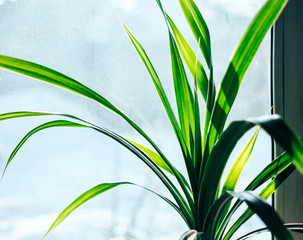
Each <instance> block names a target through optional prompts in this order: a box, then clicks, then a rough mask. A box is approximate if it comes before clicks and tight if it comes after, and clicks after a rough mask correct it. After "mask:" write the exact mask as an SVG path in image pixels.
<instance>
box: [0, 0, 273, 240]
mask: <svg viewBox="0 0 303 240" xmlns="http://www.w3.org/2000/svg"><path fill="white" fill-rule="evenodd" d="M196 2H197V5H198V6H199V7H200V10H201V12H202V14H203V16H204V18H205V20H206V22H207V23H208V26H209V29H210V34H211V39H212V53H213V63H214V78H215V81H216V83H217V84H218V83H219V82H220V80H221V79H222V77H223V75H224V72H225V69H226V67H227V65H228V61H229V59H230V56H231V54H232V52H233V50H234V48H235V47H236V44H237V42H238V41H239V40H240V39H241V36H242V35H243V33H244V31H245V29H246V28H247V26H248V25H249V22H250V21H251V19H252V18H253V16H254V15H255V14H256V12H257V11H258V9H259V8H260V7H261V6H262V4H263V3H264V2H265V1H264V0H246V1H241V0H199V1H196ZM163 7H164V9H165V10H166V11H167V13H168V14H169V15H170V17H172V19H173V20H174V21H175V23H176V25H177V26H178V28H179V29H180V30H181V32H182V33H183V35H184V36H186V38H187V40H188V41H189V42H190V44H191V46H192V48H193V49H197V46H196V43H195V40H194V38H193V35H192V34H191V30H190V29H189V27H188V26H187V23H186V20H185V18H184V17H183V14H182V10H181V7H180V6H179V3H178V1H173V0H165V1H163ZM115 13H116V14H117V15H118V16H119V18H121V19H122V21H123V22H124V23H125V24H126V25H127V26H128V28H129V29H130V30H131V31H132V33H133V34H134V35H135V36H136V38H137V39H138V40H139V41H140V42H141V44H142V45H143V47H144V48H145V50H146V52H147V54H148V56H149V57H150V60H151V61H152V63H153V64H154V67H155V69H156V71H157V73H158V75H159V77H160V79H161V81H162V83H163V85H164V88H165V90H166V92H167V95H168V97H169V99H170V100H171V102H172V105H174V104H175V102H174V93H173V89H172V87H173V82H172V77H171V66H170V55H169V43H168V34H167V29H166V25H165V22H164V19H163V17H162V16H161V12H160V10H159V8H158V6H157V3H156V1H154V0H111V1H93V0H87V1H80V0H73V1H68V0H66V1H59V0H44V1H39V0H0V36H1V37H0V54H2V55H8V56H13V57H17V58H22V59H26V60H29V61H33V62H35V63H39V64H41V65H45V66H48V67H50V68H52V69H55V70H57V71H59V72H61V73H64V74H66V75H68V76H70V77H72V78H74V79H76V80H78V81H80V82H82V83H84V84H86V85H87V86H89V87H90V88H92V89H94V90H95V91H97V92H98V93H100V94H101V95H102V96H104V97H106V98H107V99H108V100H110V101H111V102H112V103H114V104H115V105H116V106H118V107H119V108H120V109H122V110H123V111H124V112H125V113H126V114H128V115H129V116H131V118H132V119H133V120H134V121H135V122H136V123H138V124H139V125H140V126H141V127H142V128H143V129H144V130H145V131H146V132H147V134H149V135H150V136H151V138H152V139H153V140H154V141H155V142H157V144H158V146H159V147H160V149H162V151H163V152H164V153H165V154H166V155H167V156H168V158H169V159H170V160H171V162H173V163H174V164H175V165H176V166H177V167H178V168H180V169H184V166H183V163H182V158H181V154H180V150H179V149H178V143H177V142H176V140H175V137H174V133H173V131H172V129H171V127H170V123H169V121H168V119H167V117H166V116H165V111H164V109H163V107H162V106H161V102H160V100H159V99H158V96H157V93H156V91H155V89H154V86H153V83H152V81H151V79H150V77H149V75H148V73H147V71H146V69H145V68H144V65H143V64H142V63H141V62H140V59H139V57H138V56H137V54H136V52H135V50H134V49H133V47H132V45H131V43H130V41H129V40H128V38H127V36H126V34H125V32H124V31H123V29H122V27H121V25H120V23H119V21H118V19H117V18H116V16H115ZM269 64H270V36H269V35H268V36H267V37H266V39H265V41H264V43H263V44H262V46H261V48H260V50H259V52H258V54H257V56H256V58H255V60H254V62H253V63H252V65H251V67H250V69H249V70H248V73H247V75H246V77H245V79H244V81H243V83H242V87H241V89H240V92H239V95H238V98H237V100H236V102H235V104H234V108H233V110H232V111H231V114H230V117H229V119H228V121H232V120H235V119H243V118H247V117H255V116H259V115H265V114H268V113H269V111H270V102H269V73H270V71H269V66H270V65H269ZM188 76H189V74H188ZM201 100H202V98H201ZM21 110H28V111H46V112H62V113H69V114H73V115H76V116H79V117H81V118H83V119H86V120H88V121H90V122H94V123H96V124H99V125H100V126H104V127H106V128H108V129H111V130H114V131H117V132H118V133H119V134H121V135H122V136H125V137H127V138H130V139H133V140H136V141H138V142H140V143H141V144H143V145H146V146H147V144H146V142H145V141H144V140H143V139H142V138H141V137H140V136H139V135H138V134H137V133H136V132H135V131H134V130H133V129H132V128H131V127H130V126H128V124H126V123H125V122H124V121H123V120H121V119H120V118H119V117H117V116H115V115H114V114H113V113H112V112H110V111H108V110H106V109H103V108H102V107H100V106H99V105H98V104H96V103H95V102H93V101H91V100H88V99H85V98H83V97H80V96H77V95H75V94H73V93H70V92H67V91H65V90H62V89H59V88H57V87H54V86H52V85H49V84H46V83H43V82H40V81H37V80H34V79H30V78H26V77H24V76H20V75H17V74H15V73H11V72H8V71H5V70H2V69H0V113H5V112H11V111H21ZM201 114H204V113H203V109H202V110H201ZM52 119H54V118H51V117H48V118H46V117H38V118H23V119H15V120H10V121H3V122H1V123H0V170H1V172H2V171H3V169H4V167H5V164H6V161H7V159H8V157H9V155H10V153H11V152H12V150H13V149H14V147H15V146H16V144H18V142H19V141H20V140H21V139H22V137H23V136H24V135H25V134H26V133H27V132H29V131H30V130H31V129H33V128H34V127H36V126H37V125H39V124H42V123H44V122H46V121H48V120H52ZM250 136H251V132H250V133H249V134H247V135H245V136H244V138H243V141H241V142H240V143H239V146H238V148H237V149H235V151H234V153H233V154H232V156H231V158H232V159H235V158H236V157H237V155H238V154H239V151H240V150H241V149H242V148H243V147H244V146H245V144H246V143H247V141H248V139H249V138H250ZM270 146H271V141H270V139H269V138H268V137H267V136H266V134H264V133H263V132H261V134H260V136H259V137H258V140H257V143H256V149H255V151H253V154H252V158H253V159H252V160H251V161H250V163H249V164H248V165H247V168H246V169H245V170H244V173H243V174H244V175H245V178H241V180H240V182H239V188H238V189H239V190H240V189H243V188H244V187H245V185H246V184H247V183H248V182H249V181H250V180H251V178H250V176H254V174H256V173H257V172H258V171H260V170H261V168H262V166H264V165H265V164H266V162H269V161H270V158H271V155H270V154H271V151H270ZM113 181H132V182H134V183H137V184H140V185H144V186H147V187H149V188H151V189H153V190H155V191H158V192H160V193H161V194H163V195H166V196H168V197H170V195H169V193H168V192H167V191H166V190H165V189H164V187H163V186H162V185H161V182H160V181H159V180H158V179H157V178H156V177H155V176H153V174H152V172H151V171H150V170H149V169H148V168H147V167H146V166H145V165H144V164H143V163H142V162H141V161H140V160H139V159H137V158H136V157H135V156H133V155H132V154H131V153H129V152H128V151H127V150H125V149H124V148H123V147H121V146H119V145H118V144H117V143H115V142H113V141H112V140H111V139H108V138H107V137H106V136H103V135H100V134H99V133H96V132H93V131H92V130H87V129H70V128H68V129H67V128H60V129H59V128H58V129H48V130H45V131H42V132H39V133H38V134H36V135H34V136H33V137H32V138H30V139H29V140H28V142H26V143H25V145H24V146H23V147H22V149H21V150H20V151H19V152H18V154H17V155H16V157H15V158H14V160H13V161H12V163H11V165H10V166H9V167H8V169H7V172H6V175H5V176H4V178H3V180H2V182H1V183H0V239H2V240H32V239H41V238H42V237H43V235H44V234H45V233H46V231H47V229H48V228H49V227H50V225H51V223H52V222H53V221H54V220H55V218H56V217H57V215H58V214H59V213H60V212H61V211H62V210H63V209H64V208H65V207H66V206H67V205H68V204H70V203H71V202H72V201H73V200H74V199H75V198H77V197H78V196H79V195H80V194H82V193H83V192H85V191H87V190H88V189H90V188H92V187H94V186H95V185H97V184H100V183H103V182H113ZM260 224H261V223H260V222H259V220H253V224H251V223H249V224H247V226H246V227H245V228H243V229H242V230H241V231H240V232H239V234H240V235H241V233H243V232H246V231H247V230H250V229H254V228H255V227H256V226H259V225H260ZM186 230H187V228H186V225H185V224H184V223H183V222H182V218H181V217H180V216H179V215H178V214H177V213H176V212H175V211H174V210H173V209H172V208H171V207H170V206H169V205H167V204H166V203H165V202H163V201H162V200H161V199H159V197H157V196H155V195H153V194H151V193H149V192H146V191H144V190H142V189H140V188H138V187H134V186H125V187H124V186H123V187H118V188H117V189H114V190H112V191H109V192H106V193H104V194H103V195H100V196H99V197H96V198H94V199H92V200H90V201H89V202H87V203H86V204H85V205H83V206H81V207H80V208H79V209H78V210H76V211H75V212H74V213H72V214H71V215H70V216H69V217H68V218H67V219H66V220H65V221H64V222H63V223H62V224H61V225H60V226H59V227H58V228H56V230H54V231H53V232H52V233H51V234H50V235H49V236H48V237H47V238H46V239H50V240H54V239H56V240H58V239H64V240H68V239H73V240H78V239H101V240H103V239H104V240H107V239H115V238H119V237H129V238H133V239H143V240H154V239H159V240H161V239H163V240H164V239H165V240H176V239H178V237H180V235H181V234H182V233H183V232H184V231H186ZM262 237H263V238H262V239H264V235H263V236H262ZM255 239H257V238H255ZM260 239H261V238H260Z"/></svg>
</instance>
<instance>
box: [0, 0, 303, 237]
mask: <svg viewBox="0 0 303 240" xmlns="http://www.w3.org/2000/svg"><path fill="white" fill-rule="evenodd" d="M156 1H157V3H158V5H159V8H160V11H161V12H162V14H163V17H164V21H165V22H166V24H167V28H168V35H169V45H170V57H171V66H172V73H173V81H174V88H175V89H174V90H175V98H176V104H177V116H178V117H176V115H175V113H174V111H173V108H172V107H171V104H170V102H169V101H168V98H167V95H166V93H165V91H164V88H163V86H162V83H161V81H160V79H159V77H158V75H157V73H156V71H155V69H154V67H153V65H152V63H151V61H150V60H149V58H148V56H147V54H146V52H145V50H144V49H143V47H142V46H141V44H140V43H139V42H138V41H137V39H136V38H135V37H134V35H133V34H132V33H131V32H130V31H129V29H128V28H127V27H126V26H125V25H124V24H123V23H122V22H121V24H122V26H123V28H124V30H125V32H126V34H127V36H128V37H129V39H130V41H131V43H132V44H133V46H134V48H135V50H136V51H137V53H138V55H139V57H140V59H141V60H142V62H143V64H144V65H145V67H146V69H147V71H148V73H149V75H150V77H151V79H152V81H153V83H154V85H155V88H156V90H157V93H158V95H159V98H160V100H161V102H162V104H163V107H164V109H165V111H166V113H167V117H168V118H169V120H170V122H171V126H172V128H173V131H174V133H175V135H176V139H177V141H178V143H179V146H180V149H181V152H182V156H183V160H184V164H185V166H186V170H187V172H186V173H181V172H180V171H179V170H178V169H177V168H176V167H175V166H174V164H173V162H172V161H170V160H169V159H168V158H167V157H166V156H165V155H164V153H163V152H162V151H161V149H160V148H159V147H158V146H157V144H156V143H155V142H154V141H153V140H152V139H151V138H150V137H149V136H148V135H147V134H146V133H145V132H144V130H143V129H142V128H141V127H140V126H139V125H138V124H136V123H135V122H134V121H133V120H132V119H131V118H130V117H129V116H127V115H126V114H124V113H123V111H122V110H120V109H118V108H117V107H116V106H115V105H114V104H112V103H111V102H109V101H108V100H107V99H106V98H104V97H103V96H101V95H100V94H99V93H97V92H95V91H93V90H92V89H90V88H88V87H87V86H85V85H84V84H82V83H80V82H78V81H76V80H74V79H72V78H70V77H68V76H66V75H64V74H62V73H59V72H57V71H55V70H52V69H50V68H47V67H45V66H42V65H39V64H36V63H32V62H29V61H26V60H22V59H16V58H13V57H8V56H3V55H0V67H2V68H5V69H8V70H11V71H14V72H17V73H21V74H23V75H26V76H29V77H32V78H35V79H38V80H41V81H45V82H48V83H51V84H54V85H56V86H58V87H61V88H65V89H67V90H69V91H72V92H74V93H76V94H79V95H82V96H84V97H86V98H89V99H91V100H93V101H95V102H97V103H98V104H100V105H101V106H102V107H105V108H107V109H109V110H111V111H112V112H114V113H115V114H117V115H118V116H120V117H121V118H122V119H124V120H125V121H126V122H127V123H128V124H129V125H130V127H132V128H134V129H135V130H136V131H137V132H138V133H139V134H140V135H141V136H143V137H144V138H145V139H146V140H147V142H148V143H149V144H150V146H149V147H148V148H147V147H146V146H142V145H141V144H139V143H136V142H134V141H132V140H130V139H127V138H125V137H123V136H121V135H120V134H118V133H116V132H113V131H111V130H108V129H106V128H104V127H102V126H98V125H96V124H94V123H91V122H88V121H86V120H84V119H81V118H79V117H77V116H73V115H70V114H65V113H62V114H54V113H47V112H30V111H23V112H10V113H3V114H1V115H0V120H8V119H13V118H20V117H36V116H50V115H53V116H57V117H58V120H54V121H50V122H47V123H44V124H42V125H39V126H37V127H36V128H34V129H33V130H32V131H30V132H29V133H28V134H26V136H24V138H23V139H22V140H21V141H20V142H19V144H18V145H17V146H16V148H15V149H14V150H13V152H12V154H11V155H10V157H9V159H8V161H7V164H6V167H5V169H4V173H5V171H6V169H7V167H8V166H9V165H10V163H11V161H12V160H13V159H14V156H15V155H16V154H17V152H18V151H19V149H20V148H21V147H22V145H23V144H24V143H25V142H26V141H27V140H28V139H29V138H30V137H31V136H32V135H33V134H35V133H37V132H39V131H41V130H44V129H47V128H53V127H58V126H60V127H81V128H89V129H93V130H95V131H97V132H99V133H102V134H104V135H106V136H108V137H109V138H111V139H112V140H114V141H116V142H118V143H119V144H121V145H122V146H123V147H125V148H126V149H128V150H129V151H130V152H132V153H133V154H134V155H135V156H137V157H138V158H139V159H140V160H141V161H142V162H143V163H145V164H146V165H147V166H148V167H149V168H150V169H151V170H152V171H153V172H154V174H155V176H157V177H158V178H159V179H160V180H161V182H162V183H163V184H164V186H165V187H166V188H167V190H168V191H169V192H170V194H171V196H163V195H161V194H159V193H156V192H154V191H152V190H151V189H149V188H147V187H143V188H144V189H146V190H147V191H150V192H153V193H155V194H156V195H157V196H159V197H160V198H161V199H162V200H164V201H165V202H167V203H168V204H169V205H170V206H171V207H173V208H174V209H175V210H176V211H177V212H178V213H179V215H180V217H181V218H183V220H184V221H185V223H186V224H187V226H188V228H189V229H190V230H189V231H188V232H186V233H185V234H184V235H183V236H181V239H203V240H213V239H231V237H232V236H233V234H234V233H235V232H236V231H237V230H238V229H239V228H240V227H241V225H242V224H243V223H244V222H246V221H247V220H248V219H249V218H250V217H251V216H252V215H253V214H255V213H256V214H257V215H258V216H259V217H260V218H261V219H262V220H263V221H264V223H265V224H266V226H267V228H265V229H260V230H257V232H258V231H264V230H269V231H271V232H272V233H273V234H274V235H275V236H276V237H277V238H278V239H291V234H290V232H289V231H288V230H287V229H296V230H297V229H301V225H298V224H291V225H286V226H285V225H284V224H283V222H282V220H281V219H280V218H279V216H278V215H277V213H276V212H275V211H274V210H273V208H272V207H271V206H269V205H268V203H267V202H266V201H265V200H264V199H267V198H268V197H269V196H271V195H272V194H273V193H274V191H275V190H276V189H277V188H278V186H279V185H280V184H281V183H282V182H283V181H284V180H285V179H286V178H287V177H288V176H289V175H290V174H291V173H292V171H293V170H294V169H295V168H296V167H297V169H298V170H299V171H300V172H301V173H303V144H302V142H301V140H300V139H299V137H298V136H297V135H296V134H295V133H293V131H292V130H291V129H290V128H289V127H288V126H287V125H286V124H285V122H284V121H283V120H282V119H281V118H280V117H279V116H276V115H273V116H265V117H260V118H257V119H248V120H241V121H234V122H232V123H231V124H230V125H229V126H227V127H226V126H225V123H226V119H227V116H228V114H229V112H230V110H231V107H232V105H233V103H234V101H235V98H236V96H237V93H238V90H239V87H240V85H241V82H242V80H243V78H244V75H245V73H246V71H247V69H248V67H249V65H250V63H251V61H252V59H253V58H254V56H255V54H256V52H257V50H258V48H259V46H260V44H261V42H262V40H263V38H264V36H265V34H266V33H267V31H268V30H269V29H270V27H271V26H272V24H273V23H274V22H275V20H276V19H277V18H278V16H279V15H280V13H281V12H282V11H283V8H284V7H285V5H286V4H287V2H288V1H287V0H267V2H266V3H265V4H264V6H263V7H262V8H261V9H260V11H259V12H258V13H257V15H256V16H255V18H254V19H253V20H252V22H251V24H250V25H249V27H248V28H247V30H246V32H245V34H244V36H243V37H242V39H241V41H240V43H239V45H238V47H237V48H236V50H235V52H234V54H233V56H232V58H231V61H230V63H229V65H228V68H227V70H226V73H225V75H224V77H223V79H222V81H221V84H220V86H219V87H218V88H217V87H216V86H215V84H214V81H213V65H212V57H211V42H210V34H209V30H208V26H207V24H206V22H205V20H204V18H203V17H202V14H201V12H200V10H199V9H198V7H197V6H196V4H195V2H194V1H193V0H179V3H180V5H181V7H182V10H183V12H184V15H185V17H186V19H187V22H188V24H189V26H190V27H191V29H192V32H193V34H194V36H195V38H196V41H197V45H198V46H199V51H201V53H202V55H203V58H204V60H205V64H203V63H201V62H200V60H199V59H198V57H197V54H196V53H195V51H193V50H192V48H191V47H190V45H189V44H188V43H187V41H186V40H185V38H184V37H183V35H182V33H181V32H180V30H179V29H178V28H177V26H176V25H175V23H174V21H173V20H172V19H171V18H170V17H169V16H168V15H167V14H166V12H165V10H164V9H163V7H162V4H161V1H160V0H156ZM184 63H185V64H186V66H187V68H188V70H189V72H190V73H191V75H192V83H190V82H189V80H188V76H187V74H186V71H185V66H184ZM200 95H202V98H203V99H204V101H205V105H206V111H205V115H204V119H202V116H201V114H200V107H201V106H200V100H199V96H200ZM202 120H203V121H202ZM202 122H204V127H202ZM255 126H258V127H257V129H256V131H255V134H254V135H253V136H252V138H251V140H250V141H249V143H248V144H247V146H246V147H245V148H244V149H243V151H242V153H241V154H240V156H239V158H238V159H237V160H236V161H235V163H234V165H233V167H232V169H231V170H230V172H229V174H228V176H227V178H226V179H222V174H223V171H224V169H225V167H226V164H227V162H228V160H229V156H230V154H231V152H232V150H233V149H234V147H235V146H236V144H237V142H238V141H239V139H240V138H241V137H242V136H243V135H244V134H245V133H246V132H247V131H248V130H250V129H252V128H253V127H255ZM260 128H263V129H264V130H265V131H266V132H267V133H268V134H269V135H270V136H271V137H272V138H273V139H274V140H275V141H276V142H277V143H278V144H280V145H281V146H282V147H283V148H284V149H285V153H283V154H282V155H280V156H279V157H278V158H277V159H275V160H274V161H273V162H272V163H270V164H269V165H268V166H267V167H265V168H264V170H263V171H262V172H261V173H259V174H258V175H257V176H256V177H255V179H254V180H253V181H252V182H251V183H250V184H249V185H248V186H247V187H246V188H245V189H243V192H234V190H235V187H236V184H237V182H238V179H239V177H240V174H241V172H242V170H243V168H244V166H245V165H246V163H247V161H248V158H249V155H250V153H251V151H252V149H253V147H254V143H255V140H256V137H257V135H258V132H259V129H260ZM172 179H174V180H175V182H174V181H172ZM221 183H222V184H221ZM121 185H135V184H134V183H131V182H113V183H102V184H99V185H97V186H95V187H93V188H91V189H89V190H88V191H86V192H85V193H83V194H82V195H81V196H79V197H78V198H77V199H76V200H75V201H74V202H72V203H71V204H70V205H69V206H67V207H66V208H65V209H64V210H63V211H62V213H61V214H60V215H59V216H58V217H57V219H56V220H55V221H54V223H53V224H52V226H51V227H50V228H49V230H48V231H47V233H46V235H47V234H49V233H50V232H51V231H52V230H53V229H54V228H56V227H57V226H58V225H59V224H60V223H61V222H62V221H63V220H64V219H65V218H66V217H67V216H68V215H69V214H70V213H71V212H73V211H74V210H76V209H77V208H78V207H79V206H81V205H82V204H84V203H85V202H87V201H88V200H90V199H92V198H94V197H96V196H99V195H100V194H102V193H104V192H106V191H108V190H111V189H113V188H115V187H118V186H121ZM256 189H258V190H260V193H259V195H257V194H255V193H254V192H253V190H256ZM233 198H236V199H237V201H236V202H235V203H233V204H232V202H231V200H232V199H233ZM242 202H246V203H247V204H248V206H249V208H248V209H247V210H246V211H245V212H244V214H242V215H241V216H240V217H239V218H238V219H237V220H236V222H235V223H234V224H232V225H231V226H230V225H228V224H229V223H230V219H231V216H233V214H234V213H235V211H236V210H237V209H238V208H239V206H240V205H241V204H242ZM254 233H255V232H253V233H248V235H245V236H243V238H241V239H245V238H247V237H248V236H250V234H254ZM46 235H45V236H46Z"/></svg>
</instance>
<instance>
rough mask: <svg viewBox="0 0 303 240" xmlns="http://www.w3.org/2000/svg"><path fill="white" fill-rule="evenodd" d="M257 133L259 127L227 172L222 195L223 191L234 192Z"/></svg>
mask: <svg viewBox="0 0 303 240" xmlns="http://www.w3.org/2000/svg"><path fill="white" fill-rule="evenodd" d="M259 131H260V127H258V128H257V130H256V131H255V133H254V135H253V136H252V138H251V139H250V140H249V142H248V144H247V145H246V146H245V148H244V149H243V151H242V152H241V154H240V156H239V157H238V159H237V160H236V162H235V163H234V165H233V167H232V168H231V170H230V171H229V173H228V176H227V178H226V180H225V183H224V185H223V189H222V193H224V192H225V191H233V190H235V187H236V185H237V182H238V180H239V177H240V175H241V173H242V171H243V169H244V167H245V165H246V163H247V161H248V159H249V157H250V154H251V152H252V150H253V148H254V145H255V142H256V139H257V136H258V133H259Z"/></svg>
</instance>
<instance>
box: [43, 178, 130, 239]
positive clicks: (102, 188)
mask: <svg viewBox="0 0 303 240" xmlns="http://www.w3.org/2000/svg"><path fill="white" fill-rule="evenodd" d="M123 184H124V185H125V184H132V183H129V182H117V183H103V184H100V185H97V186H95V187H94V188H92V189H90V190H88V191H87V192H85V193H83V194H82V195H81V196H79V197H78V198H77V199H76V200H75V201H73V202H72V203H71V204H70V205H69V206H68V207H67V208H65V209H64V210H63V211H62V212H61V213H60V215H59V216H58V217H57V218H56V220H55V221H54V222H53V224H52V225H51V227H50V228H49V229H48V231H47V233H46V234H45V235H44V237H43V239H44V238H45V237H46V235H48V234H49V233H50V232H51V231H53V230H54V229H55V228H56V227H57V226H58V225H59V224H60V223H61V222H62V221H63V220H64V219H65V218H67V217H68V215H70V214H71V213H72V212H73V211H74V210H75V209H77V208H78V207H80V206H81V205H82V204H84V203H86V202H87V201H88V200H90V199H92V198H94V197H96V196H98V195H100V194H102V193H104V192H106V191H108V190H110V189H112V188H115V187H117V186H120V185H123Z"/></svg>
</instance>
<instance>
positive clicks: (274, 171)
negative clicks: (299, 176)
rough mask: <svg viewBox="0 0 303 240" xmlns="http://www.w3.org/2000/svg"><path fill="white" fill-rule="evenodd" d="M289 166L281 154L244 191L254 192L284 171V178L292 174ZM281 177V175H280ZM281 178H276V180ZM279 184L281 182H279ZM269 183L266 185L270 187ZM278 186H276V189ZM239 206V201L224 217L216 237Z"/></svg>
mask: <svg viewBox="0 0 303 240" xmlns="http://www.w3.org/2000/svg"><path fill="white" fill-rule="evenodd" d="M290 164H291V159H290V157H289V156H288V155H287V154H286V153H283V154H282V155H280V156H279V157H278V158H276V159H275V160H274V161H272V162H271V163H270V164H269V165H268V166H267V167H265V168H264V169H263V170H262V171H261V173H259V174H258V175H257V176H256V177H255V178H254V179H253V180H252V181H251V183H250V184H249V185H248V186H247V187H246V188H245V191H251V190H255V189H257V188H258V187H260V186H261V185H263V184H264V183H265V182H267V181H268V180H271V179H272V178H275V177H276V176H277V175H278V176H279V174H280V173H282V172H283V171H284V170H285V171H286V173H287V172H288V174H284V175H286V176H288V175H289V173H290V172H292V169H293V166H290V167H289V169H290V170H289V169H288V170H286V168H287V167H288V166H289V165H290ZM282 176H283V175H282ZM279 178H281V177H278V179H279ZM283 179H284V178H283ZM280 182H281V181H280ZM270 184H271V183H269V184H268V185H270ZM278 185H279V184H277V185H276V186H277V187H278ZM239 206H240V201H237V202H236V203H235V204H234V205H233V207H232V209H231V210H230V211H229V212H228V213H227V215H225V218H224V221H223V222H222V223H221V226H220V228H219V230H218V233H217V234H218V235H221V234H222V232H223V230H224V228H225V227H226V226H227V223H228V221H229V220H230V218H231V216H232V214H233V213H234V212H235V211H236V210H237V209H238V207H239Z"/></svg>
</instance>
